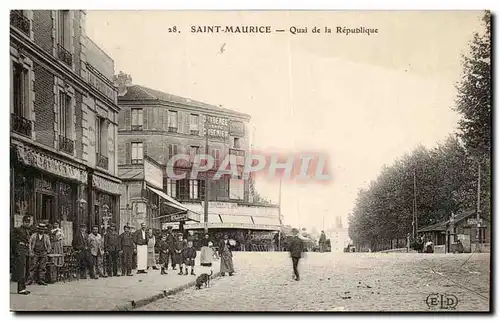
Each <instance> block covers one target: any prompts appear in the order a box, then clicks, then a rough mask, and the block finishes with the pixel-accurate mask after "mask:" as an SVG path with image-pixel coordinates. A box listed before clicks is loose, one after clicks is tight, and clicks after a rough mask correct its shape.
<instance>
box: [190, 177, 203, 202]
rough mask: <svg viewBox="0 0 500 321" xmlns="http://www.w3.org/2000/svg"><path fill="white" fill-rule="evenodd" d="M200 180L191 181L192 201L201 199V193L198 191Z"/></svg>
mask: <svg viewBox="0 0 500 321" xmlns="http://www.w3.org/2000/svg"><path fill="white" fill-rule="evenodd" d="M198 183H199V182H198V180H195V179H190V180H189V198H190V199H199V198H200V191H199V189H198Z"/></svg>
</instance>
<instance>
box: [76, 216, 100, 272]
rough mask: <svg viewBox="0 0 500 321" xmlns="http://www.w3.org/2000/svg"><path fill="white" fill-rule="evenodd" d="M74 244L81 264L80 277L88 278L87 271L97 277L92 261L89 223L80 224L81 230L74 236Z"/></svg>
mask: <svg viewBox="0 0 500 321" xmlns="http://www.w3.org/2000/svg"><path fill="white" fill-rule="evenodd" d="M72 246H73V249H74V250H75V251H76V253H77V254H78V262H79V265H80V279H86V278H87V271H88V272H89V274H90V278H91V279H95V274H94V269H93V265H94V263H93V262H92V255H91V254H90V252H89V242H88V235H87V225H85V224H81V225H80V231H79V232H78V233H76V234H75V236H74V237H73V242H72Z"/></svg>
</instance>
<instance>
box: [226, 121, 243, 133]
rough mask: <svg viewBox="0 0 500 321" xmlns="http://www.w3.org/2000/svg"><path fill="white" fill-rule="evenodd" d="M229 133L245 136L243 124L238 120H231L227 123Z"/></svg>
mask: <svg viewBox="0 0 500 321" xmlns="http://www.w3.org/2000/svg"><path fill="white" fill-rule="evenodd" d="M229 135H231V136H235V137H245V124H243V123H242V122H240V121H232V122H231V123H230V124H229Z"/></svg>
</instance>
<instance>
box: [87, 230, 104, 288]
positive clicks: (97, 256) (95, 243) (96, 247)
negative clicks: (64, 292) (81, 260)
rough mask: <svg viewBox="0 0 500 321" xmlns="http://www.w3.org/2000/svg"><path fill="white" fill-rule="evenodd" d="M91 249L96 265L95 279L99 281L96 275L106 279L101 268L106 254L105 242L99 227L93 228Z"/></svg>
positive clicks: (90, 237)
mask: <svg viewBox="0 0 500 321" xmlns="http://www.w3.org/2000/svg"><path fill="white" fill-rule="evenodd" d="M89 248H90V254H92V263H94V264H93V266H92V270H94V276H95V278H96V279H97V276H96V273H97V275H98V276H100V277H105V276H104V274H103V273H102V271H101V268H100V266H101V262H102V256H103V254H104V241H103V239H102V236H101V234H99V228H98V227H97V226H94V227H92V233H91V234H90V235H89Z"/></svg>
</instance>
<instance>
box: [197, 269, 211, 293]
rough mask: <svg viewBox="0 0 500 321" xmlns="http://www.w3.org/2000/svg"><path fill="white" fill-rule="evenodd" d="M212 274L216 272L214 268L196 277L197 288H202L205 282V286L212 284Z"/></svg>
mask: <svg viewBox="0 0 500 321" xmlns="http://www.w3.org/2000/svg"><path fill="white" fill-rule="evenodd" d="M212 274H214V271H213V270H210V274H207V273H202V274H200V276H199V277H197V278H196V289H198V290H200V289H201V286H202V285H203V284H205V287H208V286H210V278H211V277H212Z"/></svg>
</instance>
